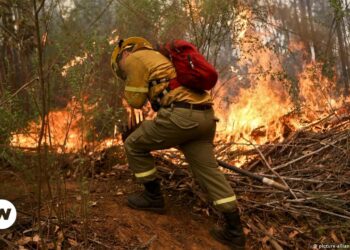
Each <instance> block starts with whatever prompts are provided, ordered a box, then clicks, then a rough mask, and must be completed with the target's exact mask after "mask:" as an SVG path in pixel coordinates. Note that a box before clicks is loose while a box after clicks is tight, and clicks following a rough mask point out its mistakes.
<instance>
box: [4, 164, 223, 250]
mask: <svg viewBox="0 0 350 250" xmlns="http://www.w3.org/2000/svg"><path fill="white" fill-rule="evenodd" d="M3 172H4V171H3ZM88 183H89V184H88V185H89V194H88V199H87V200H88V202H87V210H86V211H87V212H86V216H83V215H82V214H83V213H82V203H83V200H84V199H82V197H81V196H82V190H81V184H80V183H79V181H78V180H75V179H73V178H70V179H67V181H66V183H65V195H64V197H65V199H64V200H65V204H64V205H63V206H61V207H65V208H66V211H65V214H66V218H67V220H66V221H68V224H66V225H65V226H60V225H55V226H54V228H55V229H52V230H50V229H48V230H47V231H45V230H44V234H46V235H47V236H46V239H45V240H46V242H47V243H48V245H49V246H50V244H51V246H53V244H54V243H52V242H55V244H57V242H59V243H60V246H61V248H57V245H56V248H55V247H53V249H133V250H136V249H139V250H140V249H150V250H156V249H162V250H163V249H193V250H197V249H198V250H199V249H200V250H202V249H208V250H210V249H213V250H214V249H215V250H220V249H223V250H224V249H228V248H226V247H225V246H223V245H221V244H220V243H217V242H216V241H214V240H213V239H212V238H211V237H210V235H209V232H208V230H209V229H210V228H211V227H212V226H215V224H218V223H219V222H218V220H219V219H218V217H217V216H216V215H210V216H208V215H207V214H206V213H205V212H203V211H198V208H196V207H195V203H194V198H193V197H191V196H187V195H183V194H181V195H180V194H179V193H178V192H177V191H174V190H169V189H166V187H164V193H165V199H166V208H167V211H166V213H165V214H161V215H160V214H155V213H152V212H144V211H137V210H133V209H131V208H129V207H128V206H127V205H126V197H127V195H128V194H129V193H132V192H135V191H138V190H142V187H141V186H140V185H139V184H137V183H135V181H134V180H133V178H132V174H131V172H130V171H129V170H127V169H125V170H111V172H109V173H107V174H104V173H101V174H96V178H94V179H93V181H92V179H89V180H88ZM53 189H54V187H53ZM0 197H1V198H2V199H8V200H10V201H12V202H13V203H14V205H15V206H16V208H17V210H18V218H17V221H16V222H15V224H14V225H13V226H12V227H11V228H9V229H7V230H0V249H38V242H35V237H34V236H35V235H36V234H38V232H36V230H35V228H34V227H33V224H32V222H33V219H32V218H31V216H30V214H34V211H35V208H34V207H35V204H34V203H33V202H32V200H34V199H33V197H34V192H33V187H28V186H26V185H25V184H24V183H23V182H22V181H21V174H13V173H12V171H8V172H7V175H6V174H5V175H2V178H1V182H0ZM45 202H46V201H45V199H43V209H42V216H43V218H48V217H50V218H53V220H52V221H53V222H51V224H52V223H53V224H54V223H55V221H57V220H56V219H55V215H54V213H51V214H50V212H49V211H50V209H49V207H50V204H47V203H45ZM61 205H62V204H61ZM49 224H50V223H49V222H48V221H46V219H43V221H42V225H43V228H45V227H47V228H49V227H50V225H49ZM51 226H52V225H51ZM84 228H85V229H84ZM59 232H63V236H58V235H60V233H59ZM84 233H85V236H86V237H85V238H84ZM29 237H32V241H31V242H28V241H30V240H27V241H25V239H28V238H29ZM33 237H34V238H33ZM84 239H88V241H85V242H84ZM50 242H51V243H50ZM19 246H21V247H22V248H18V247H19ZM49 249H50V248H49Z"/></svg>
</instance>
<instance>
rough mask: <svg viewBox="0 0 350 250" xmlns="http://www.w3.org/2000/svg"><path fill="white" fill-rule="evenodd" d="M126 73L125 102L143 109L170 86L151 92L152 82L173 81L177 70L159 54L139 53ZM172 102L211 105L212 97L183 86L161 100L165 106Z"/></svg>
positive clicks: (132, 56)
mask: <svg viewBox="0 0 350 250" xmlns="http://www.w3.org/2000/svg"><path fill="white" fill-rule="evenodd" d="M123 70H124V71H125V74H126V84H125V98H126V100H127V102H128V103H129V104H130V106H132V107H134V108H141V107H142V106H143V105H144V104H145V103H146V101H147V98H148V100H150V101H154V100H156V99H157V97H158V95H159V94H160V93H161V92H162V91H163V90H164V89H165V88H166V87H168V85H169V82H164V83H160V84H157V85H156V86H153V87H151V88H149V82H150V81H151V80H155V79H163V78H168V79H173V78H175V77H176V72H175V68H174V66H173V65H172V63H171V61H170V60H169V59H168V58H166V57H165V56H163V55H162V54H161V53H159V52H158V51H155V50H149V49H144V50H138V51H136V52H134V53H132V54H130V55H129V56H128V57H127V58H126V60H125V65H124V67H123ZM172 102H187V103H191V104H211V103H212V99H211V96H210V95H209V94H208V93H207V92H203V93H198V92H194V91H193V90H191V89H188V88H186V87H184V86H180V87H178V88H176V89H174V90H172V91H170V92H169V93H168V94H167V95H165V96H164V97H163V98H162V99H161V102H160V104H161V106H167V105H170V104H171V103H172Z"/></svg>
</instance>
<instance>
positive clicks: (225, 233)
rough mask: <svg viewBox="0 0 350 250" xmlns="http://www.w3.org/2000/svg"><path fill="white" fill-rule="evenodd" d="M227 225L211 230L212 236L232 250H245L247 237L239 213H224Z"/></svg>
mask: <svg viewBox="0 0 350 250" xmlns="http://www.w3.org/2000/svg"><path fill="white" fill-rule="evenodd" d="M224 217H225V221H226V224H225V226H224V227H223V228H214V229H211V230H210V235H211V236H212V237H213V238H214V239H216V240H217V241H219V242H221V243H222V244H224V245H227V246H229V247H230V248H231V249H235V250H244V249H245V236H244V234H243V228H242V224H241V220H240V218H239V213H238V211H237V212H232V213H224Z"/></svg>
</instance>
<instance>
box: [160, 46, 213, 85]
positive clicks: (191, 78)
mask: <svg viewBox="0 0 350 250" xmlns="http://www.w3.org/2000/svg"><path fill="white" fill-rule="evenodd" d="M157 50H158V51H159V52H160V53H162V54H163V55H164V56H166V57H167V58H169V59H170V60H171V61H172V63H173V64H174V67H175V70H176V75H177V77H176V83H173V82H171V84H170V88H171V89H173V88H176V87H178V86H180V85H183V86H185V87H188V88H191V89H195V90H202V91H203V90H210V89H212V88H213V87H214V86H215V84H216V82H217V80H218V73H217V72H216V70H215V68H214V67H213V66H212V65H211V64H210V63H209V62H208V61H207V60H206V59H205V58H204V56H203V55H202V54H201V53H199V51H198V49H197V48H196V47H195V46H194V45H193V44H191V43H189V42H186V41H184V40H173V41H171V42H168V43H165V44H164V45H162V46H159V45H158V46H157ZM171 85H173V86H171ZM174 85H177V86H174Z"/></svg>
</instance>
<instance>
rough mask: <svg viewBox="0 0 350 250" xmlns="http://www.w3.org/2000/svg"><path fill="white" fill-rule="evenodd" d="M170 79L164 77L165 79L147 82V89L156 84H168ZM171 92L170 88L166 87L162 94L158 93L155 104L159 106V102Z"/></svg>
mask: <svg viewBox="0 0 350 250" xmlns="http://www.w3.org/2000/svg"><path fill="white" fill-rule="evenodd" d="M169 81H170V79H169V78H167V77H165V78H161V79H154V80H151V81H149V87H150V88H151V87H154V86H156V85H158V84H161V83H164V82H169ZM170 91H171V88H170V87H169V86H168V87H166V88H165V89H163V91H162V92H160V93H159V94H158V96H157V99H156V100H157V102H158V103H159V104H160V100H161V99H162V98H163V97H164V96H165V95H166V94H168V93H169V92H170Z"/></svg>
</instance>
